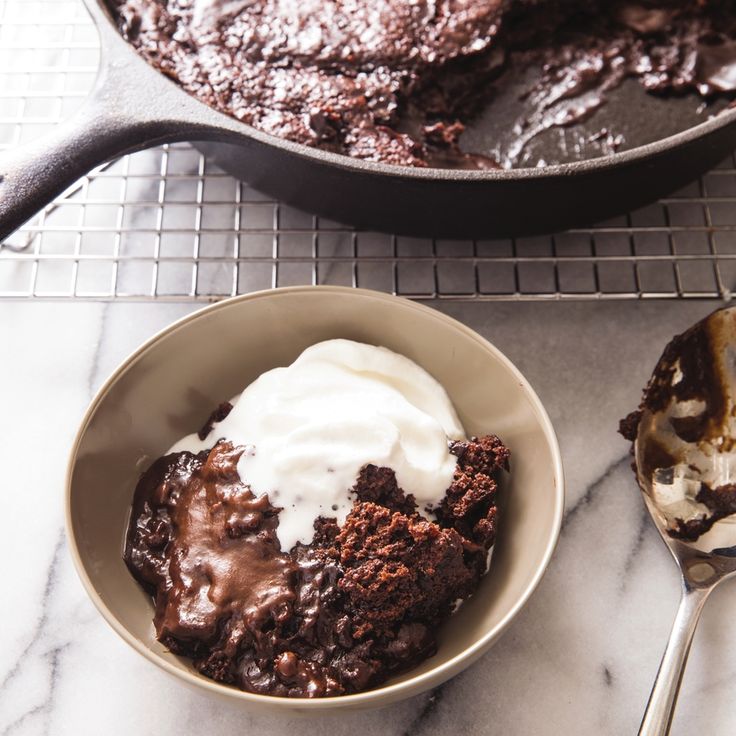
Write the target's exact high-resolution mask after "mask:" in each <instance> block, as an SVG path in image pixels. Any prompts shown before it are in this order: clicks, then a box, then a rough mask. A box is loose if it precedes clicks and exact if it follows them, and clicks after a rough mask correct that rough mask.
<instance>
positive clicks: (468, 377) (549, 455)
mask: <svg viewBox="0 0 736 736" xmlns="http://www.w3.org/2000/svg"><path fill="white" fill-rule="evenodd" d="M488 308H489V309H492V306H490V305H489V307H488ZM336 337H343V338H349V339H353V340H359V341H361V342H367V343H373V344H376V345H384V346H386V347H388V348H390V349H391V350H394V351H396V352H398V353H401V354H403V355H406V356H407V357H409V358H411V359H412V360H414V361H416V362H417V363H418V364H419V365H421V366H423V367H424V368H425V369H426V370H427V371H429V372H430V373H431V374H432V375H433V376H434V377H435V378H437V379H438V380H439V381H440V383H442V384H443V385H444V387H445V388H446V389H447V391H448V393H449V395H450V398H451V399H452V401H453V403H454V405H455V407H456V409H457V411H458V414H459V416H460V419H461V420H462V422H463V424H464V426H465V429H466V431H467V432H468V434H469V435H471V434H478V435H481V434H486V433H495V434H498V435H499V436H500V437H501V438H502V439H503V441H504V442H505V443H506V444H507V445H508V447H509V448H510V450H511V453H512V455H511V473H510V475H509V476H508V478H507V479H506V481H505V482H504V483H503V484H502V488H501V494H500V504H499V505H500V510H501V514H502V516H501V521H500V531H499V535H498V540H497V543H496V546H495V548H494V555H493V560H492V565H491V569H490V572H489V573H488V574H487V575H486V576H485V578H484V579H483V581H482V583H481V585H480V587H479V588H478V590H477V592H476V593H475V595H474V596H472V598H470V599H469V600H468V601H467V602H466V603H465V604H464V605H463V606H462V607H461V608H460V609H459V610H458V611H457V612H456V613H455V614H454V615H453V616H452V617H451V618H450V619H449V620H448V621H447V622H445V624H444V625H443V626H442V627H441V630H440V632H439V648H438V651H437V654H436V655H435V656H433V657H431V658H430V659H427V660H426V661H425V662H423V663H422V664H420V665H419V666H418V667H416V668H415V669H412V670H411V671H409V672H406V673H404V674H402V675H400V676H398V677H395V678H393V679H391V680H390V681H388V682H387V683H385V684H384V685H382V686H381V687H378V688H376V689H374V690H370V691H366V692H363V693H359V694H356V695H344V696H340V697H332V698H323V699H314V700H302V699H288V698H277V697H271V696H264V695H255V694H252V693H247V692H242V691H240V690H238V689H236V688H234V687H230V686H227V685H222V684H218V683H216V682H214V681H212V680H209V679H207V678H205V677H203V676H202V675H200V674H198V673H197V672H196V671H195V670H194V669H193V668H192V666H191V664H190V663H189V662H188V661H187V660H186V659H182V658H179V657H177V656H175V655H174V654H172V653H170V652H168V651H167V650H166V649H165V647H163V646H162V645H161V644H159V642H157V641H156V639H155V638H154V632H153V626H152V623H151V621H152V617H153V606H152V604H151V600H150V599H149V597H148V596H147V595H146V594H145V593H144V592H143V590H142V589H141V588H140V587H139V586H138V584H137V583H136V582H135V580H134V579H133V578H132V577H131V575H130V573H129V572H128V570H127V568H126V567H125V564H124V563H123V559H122V547H123V537H124V532H125V528H126V524H127V520H128V515H129V511H130V505H131V500H132V496H133V490H134V488H135V485H136V481H137V479H138V477H139V475H140V473H141V471H142V470H144V469H145V468H146V467H147V466H148V464H149V463H150V462H151V461H152V460H153V459H154V458H156V457H158V456H159V455H161V454H162V453H163V452H165V451H166V449H167V448H168V447H170V446H171V444H172V443H173V442H174V441H175V440H177V439H178V438H180V437H182V436H183V435H185V434H187V433H189V432H192V431H195V430H196V429H197V428H198V427H200V426H201V425H202V423H203V420H204V419H205V418H206V417H207V416H208V415H209V413H210V412H211V410H212V408H213V407H215V406H217V404H218V403H220V402H221V401H223V400H225V399H227V398H229V397H231V396H233V395H235V394H237V393H238V392H240V391H241V390H242V389H243V388H244V387H245V386H246V385H247V384H248V383H250V382H251V381H252V380H253V379H254V378H256V377H257V376H258V375H259V374H260V373H262V372H263V371H266V370H269V369H270V368H274V367H276V366H281V365H286V364H288V363H290V362H291V361H293V360H294V359H295V358H296V357H297V356H298V355H299V353H301V352H302V350H304V349H305V348H306V347H308V346H309V345H312V344H314V343H316V342H319V341H321V340H327V339H329V338H336ZM563 500H564V489H563V473H562V462H561V458H560V451H559V447H558V444H557V440H556V438H555V434H554V430H553V428H552V425H551V423H550V420H549V417H548V416H547V413H546V412H545V410H544V408H543V406H542V404H541V402H540V400H539V399H538V398H537V396H536V394H535V393H534V391H533V389H532V388H531V386H530V385H529V383H528V382H527V381H526V380H525V378H524V377H523V376H522V375H521V373H520V372H519V371H518V370H517V369H516V368H515V367H514V365H513V364H512V363H511V362H510V361H509V360H508V358H506V357H505V356H504V355H503V354H502V353H501V352H500V351H499V350H497V349H496V348H495V347H493V345H491V344H490V343H489V342H487V341H486V340H484V339H483V338H482V337H480V336H479V335H478V334H477V333H475V332H473V331H472V330H470V329H469V328H468V327H466V326H464V325H463V324H461V323H460V322H457V321H456V320H454V319H451V318H450V317H447V316H445V315H444V314H442V313H440V312H438V311H436V310H434V309H431V308H429V307H426V306H422V305H420V304H417V303H414V302H411V301H407V300H404V299H400V298H397V297H393V296H389V295H386V294H381V293H377V292H371V291H365V290H361V289H350V288H340V287H294V288H285V289H276V290H271V291H265V292H258V293H253V294H248V295H245V296H241V297H237V298H234V299H230V300H227V301H222V302H219V303H217V304H214V305H212V306H209V307H206V308H204V309H202V310H200V311H198V312H195V313H194V314H191V315H189V316H187V317H185V318H184V319H182V320H179V321H178V322H175V323H174V324H172V325H171V326H170V327H168V328H166V329H165V330H163V331H161V332H160V333H158V334H157V335H155V336H154V337H153V338H151V339H150V340H149V341H148V342H146V343H145V344H144V345H143V346H141V347H140V348H139V349H138V350H136V351H135V352H134V353H133V354H132V355H131V356H130V357H128V358H127V359H126V360H125V361H124V362H123V363H122V365H121V366H120V367H119V368H118V369H117V370H116V371H115V372H114V373H113V374H112V376H111V377H110V378H109V379H108V380H107V381H106V382H105V384H104V385H103V386H102V388H101V389H100V390H99V392H98V393H97V396H96V397H95V398H94V400H93V401H92V403H91V405H90V407H89V409H88V411H87V413H86V415H85V417H84V419H83V421H82V425H81V427H80V429H79V433H78V435H77V437H76V440H75V442H74V446H73V449H72V453H71V459H70V463H69V469H68V476H67V498H66V514H67V530H68V535H69V540H70V547H71V552H72V555H73V557H74V561H75V563H76V566H77V569H78V571H79V574H80V576H81V578H82V582H83V583H84V585H85V587H86V589H87V592H88V593H89V595H90V597H91V598H92V600H93V601H94V603H95V605H96V606H97V608H98V609H99V610H100V612H101V613H102V615H103V616H104V617H105V619H106V620H107V622H108V623H109V624H110V625H111V626H112V627H113V629H115V631H117V632H118V634H120V636H122V637H123V639H125V641H127V642H128V643H129V644H130V645H131V646H132V647H133V648H134V649H136V650H137V651H138V652H140V653H141V654H142V655H143V656H144V657H145V658H146V659H148V660H149V661H150V662H152V663H153V664H155V665H157V666H159V667H161V668H162V669H164V670H165V671H167V672H169V673H171V674H172V675H175V676H176V677H178V678H179V679H180V680H182V681H183V682H185V683H189V684H191V685H193V686H196V687H198V688H200V689H201V690H204V691H206V692H209V693H213V694H220V695H223V696H226V697H228V698H230V699H232V700H239V701H242V703H243V704H244V705H248V706H251V707H254V708H261V709H264V708H265V709H270V710H274V709H276V710H279V711H290V712H299V713H306V712H316V711H324V710H340V709H345V708H364V707H373V706H379V705H386V704H388V703H391V702H393V701H396V700H399V699H403V698H406V697H409V696H411V695H415V694H417V693H420V692H422V691H424V690H427V689H429V688H432V687H435V686H437V685H438V684H439V683H441V682H442V681H444V680H446V679H448V678H449V677H452V676H453V675H455V674H457V673H458V672H460V671H461V670H463V669H464V668H465V667H467V666H468V665H469V664H471V663H472V662H473V661H475V660H476V659H477V658H478V657H480V656H481V655H482V654H483V653H484V652H485V651H487V650H488V648H489V647H490V646H491V645H492V644H493V643H494V642H495V641H496V640H497V639H498V638H499V636H501V634H502V633H503V632H504V631H505V630H506V629H507V628H508V626H509V625H510V624H511V622H512V621H513V619H514V617H515V616H516V615H517V614H518V613H519V611H520V610H521V609H522V607H523V606H524V604H525V603H526V602H527V601H528V600H529V597H530V596H531V595H532V592H533V591H534V589H535V587H536V586H537V584H538V583H539V580H540V579H541V577H542V574H543V573H544V571H545V568H546V567H547V565H548V563H549V560H550V557H551V555H552V551H553V549H554V547H555V543H556V542H557V537H558V534H559V529H560V522H561V518H562V508H563Z"/></svg>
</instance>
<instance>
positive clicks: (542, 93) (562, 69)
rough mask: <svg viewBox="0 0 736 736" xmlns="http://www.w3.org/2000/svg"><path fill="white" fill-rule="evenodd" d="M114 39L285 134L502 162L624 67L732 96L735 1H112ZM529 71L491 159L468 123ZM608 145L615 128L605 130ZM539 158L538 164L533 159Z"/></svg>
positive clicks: (594, 97) (675, 87) (584, 103)
mask: <svg viewBox="0 0 736 736" xmlns="http://www.w3.org/2000/svg"><path fill="white" fill-rule="evenodd" d="M110 4H111V8H112V10H113V12H114V14H115V16H116V18H117V22H118V25H119V28H120V30H121V32H122V34H123V36H124V37H125V38H126V39H127V40H128V41H129V42H130V43H131V44H133V45H134V46H135V48H136V49H137V50H138V51H139V53H140V54H141V55H142V56H143V57H144V58H145V59H146V60H147V61H148V62H149V63H151V64H152V65H154V66H155V67H157V68H158V69H160V70H161V71H162V72H163V73H165V74H166V75H168V76H169V77H171V78H172V79H173V80H174V81H176V82H177V83H179V84H180V85H181V86H182V87H183V88H184V89H186V90H187V91H188V92H190V93H191V94H193V95H195V96H196V97H198V98H199V99H200V100H201V101H203V102H205V103H206V104H208V105H210V106H212V107H214V108H216V109H218V110H221V111H222V112H225V113H227V114H229V115H232V116H234V117H235V118H237V119H239V120H242V121H244V122H246V123H248V124H250V125H253V126H254V127H256V128H258V129H260V130H262V131H265V132H268V133H272V134H274V135H276V136H279V137H282V138H287V139H289V140H292V141H296V142H299V143H304V144H307V145H310V146H316V147H319V148H322V149H326V150H329V151H334V152H338V153H344V154H347V155H349V156H353V157H356V158H360V159H365V160H370V161H382V162H385V163H391V164H399V165H405V166H438V167H457V168H489V167H490V168H492V167H498V166H504V167H510V166H513V165H515V164H516V163H517V162H518V159H519V155H520V152H521V150H522V149H523V148H524V146H525V145H526V143H528V142H529V140H531V138H533V137H534V136H535V135H538V134H539V133H540V132H543V131H544V130H546V129H549V128H550V127H554V126H570V125H574V124H575V123H577V122H579V121H582V120H584V119H587V118H588V117H590V116H591V115H593V114H594V112H595V111H596V110H597V109H598V108H599V107H600V106H601V105H603V104H604V103H605V100H606V96H607V94H608V93H609V92H610V91H611V90H613V89H614V88H616V87H617V86H618V85H620V84H621V83H622V82H623V81H624V80H625V79H627V78H635V79H638V80H639V81H640V83H641V84H642V85H643V86H644V87H645V88H646V89H647V90H649V91H651V92H652V93H657V94H660V95H673V94H685V93H696V94H700V95H702V96H703V97H704V98H705V99H706V100H709V99H712V98H713V96H715V95H726V96H729V95H734V94H735V93H736V13H734V4H733V2H732V0H708V1H706V0H697V1H696V0H692V1H690V2H673V1H672V0H669V1H667V0H659V1H657V0H654V1H647V0H638V1H637V2H632V1H630V0H620V1H619V2H603V1H602V0H600V1H597V0H582V1H578V2H572V0H556V1H555V0H486V1H485V2H475V1H473V0H439V1H438V2H432V3H430V2H416V3H407V2H400V1H398V0H372V1H369V2H367V1H366V0H351V1H350V2H345V1H344V0H324V1H323V0H310V1H308V2H290V3H284V2H277V0H256V1H253V2H245V1H242V0H227V1H225V0H164V1H161V0H110ZM519 67H523V68H526V67H528V68H532V69H537V70H539V72H540V74H541V77H540V78H539V81H538V82H536V83H535V84H533V85H532V86H531V87H530V88H529V89H528V90H527V97H528V102H529V104H530V105H531V108H532V109H533V111H534V112H533V113H532V114H531V115H530V116H529V117H528V118H527V119H521V120H519V121H517V124H516V126H515V133H517V134H518V145H517V146H515V147H512V148H513V150H512V151H510V152H508V153H507V154H506V155H505V157H503V158H501V159H499V158H498V157H496V156H494V155H492V154H491V153H490V152H489V151H485V152H478V151H476V152H472V151H464V150H463V149H462V139H461V136H462V133H463V130H464V128H465V125H466V124H467V123H468V122H470V121H472V119H473V118H474V116H476V115H477V114H478V113H479V111H480V110H482V109H484V108H487V107H488V106H489V105H490V106H491V108H490V109H492V104H493V97H494V94H495V92H494V90H495V89H497V88H498V87H499V86H503V84H504V75H505V73H506V72H507V71H508V70H509V69H510V68H519ZM601 137H602V139H603V138H605V145H602V150H603V152H605V151H611V150H615V149H617V148H618V147H619V146H621V145H622V144H623V143H625V140H624V138H623V136H622V135H621V134H617V133H616V132H615V131H601ZM540 163H542V162H540Z"/></svg>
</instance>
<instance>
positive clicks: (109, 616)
mask: <svg viewBox="0 0 736 736" xmlns="http://www.w3.org/2000/svg"><path fill="white" fill-rule="evenodd" d="M297 293H303V294H308V293H320V294H334V295H336V296H345V295H347V296H355V295H358V296H362V297H368V298H374V299H378V300H380V301H384V302H389V303H397V301H398V302H400V303H401V306H402V308H405V309H406V308H408V309H413V310H415V311H418V312H421V313H423V314H425V315H427V316H431V317H433V318H435V319H438V320H439V321H440V322H444V323H445V324H447V325H448V326H450V327H453V328H454V329H456V330H459V331H460V332H462V333H464V334H465V335H466V336H467V337H469V338H471V339H472V340H474V341H475V342H477V343H479V344H480V345H481V347H483V348H484V349H485V350H487V351H489V352H490V353H492V354H493V355H494V357H495V358H496V359H497V360H499V362H500V363H501V364H502V365H503V366H504V367H505V368H506V369H507V370H508V371H510V373H511V374H512V375H513V376H514V378H515V379H516V380H517V382H518V383H519V385H520V386H521V388H522V390H523V392H524V393H525V394H526V396H527V398H528V399H529V401H530V403H531V405H532V409H533V411H534V413H535V414H536V416H537V419H538V421H539V423H540V426H541V428H542V431H543V434H544V437H545V439H546V441H547V443H548V445H549V447H550V450H551V454H552V466H553V485H554V497H553V498H554V509H553V523H552V526H551V528H550V533H549V537H548V539H547V543H546V545H545V549H544V553H543V555H542V559H541V562H540V564H538V566H537V569H536V570H535V572H534V575H533V576H532V578H531V580H530V581H529V582H528V583H527V585H526V587H525V588H524V590H523V592H522V594H521V595H520V596H519V598H518V599H517V600H516V602H515V603H514V604H513V606H511V608H510V609H509V611H508V612H507V613H506V614H505V615H504V616H503V617H502V618H501V620H500V621H499V622H498V623H497V624H496V625H495V626H493V627H492V628H491V629H490V630H489V631H487V632H486V633H485V634H484V635H483V636H481V637H479V638H478V639H477V640H476V641H475V642H474V643H473V644H471V645H470V646H469V647H467V648H465V649H463V651H461V652H460V653H458V654H456V655H455V656H454V657H451V658H450V659H448V660H446V661H444V662H442V663H441V664H438V665H436V666H434V667H432V668H431V669H429V670H427V671H426V672H424V673H422V674H420V675H415V676H414V677H409V678H408V679H406V680H403V681H402V682H398V683H394V684H390V685H382V686H379V687H377V688H374V689H372V690H366V691H363V692H360V693H355V694H351V695H337V696H331V697H326V698H285V697H280V696H275V695H260V694H257V693H250V692H246V691H244V690H240V689H238V688H235V687H232V686H230V685H224V684H221V683H218V682H215V681H214V680H209V679H207V678H205V677H203V676H201V675H198V674H195V673H192V672H189V671H188V670H183V669H180V668H179V667H176V666H174V665H173V664H172V663H170V662H168V661H167V660H166V659H164V658H163V657H161V656H160V655H159V654H157V653H156V652H154V651H153V650H152V649H150V648H149V647H147V646H146V645H145V644H144V643H143V642H142V641H141V640H140V639H138V638H137V637H136V636H134V635H133V634H132V633H131V632H130V631H129V630H128V629H127V628H126V627H125V626H124V625H123V624H122V623H121V622H120V621H119V620H118V618H117V616H116V615H115V613H114V612H113V611H112V610H110V608H108V606H107V605H106V604H105V602H104V601H103V600H102V598H101V596H100V595H99V593H98V592H97V590H96V588H95V586H94V584H93V583H92V581H91V579H90V578H89V576H88V575H87V572H86V570H85V567H84V564H83V562H82V556H81V553H80V550H79V546H78V544H77V540H76V537H75V534H74V526H73V524H72V503H71V500H72V478H73V474H74V469H75V467H76V461H77V456H78V453H79V449H80V446H81V444H82V441H83V439H84V437H85V435H86V433H87V429H88V427H89V424H90V422H91V420H92V418H93V417H94V415H95V413H96V412H97V409H98V407H99V406H100V404H101V403H102V402H103V401H104V399H105V397H106V396H107V394H108V392H109V391H110V390H111V389H112V388H113V386H114V385H115V384H116V383H117V381H118V380H119V379H120V378H121V377H122V376H123V375H124V374H125V373H127V371H128V370H129V369H130V368H131V367H132V366H133V365H134V364H135V363H136V362H137V361H138V359H139V358H140V357H142V356H143V355H144V354H145V353H146V352H148V350H150V349H151V348H153V347H154V346H155V345H156V343H158V342H159V341H160V340H161V339H163V338H164V337H166V336H167V335H169V334H173V333H174V332H176V331H177V330H179V329H181V328H183V327H185V326H186V325H187V324H188V323H190V322H193V321H194V320H197V319H199V318H201V317H203V316H208V315H210V314H212V313H214V312H217V311H218V310H220V309H228V308H229V307H230V306H232V305H233V304H236V303H241V302H248V301H254V300H257V299H264V298H265V299H268V298H278V297H280V296H281V295H284V294H297ZM564 501H565V479H564V471H563V466H562V455H561V452H560V447H559V442H558V440H557V435H556V434H555V430H554V427H553V426H552V422H551V420H550V418H549V416H548V414H547V411H546V410H545V408H544V406H543V404H542V402H541V400H540V399H539V397H538V396H537V394H536V392H535V391H534V389H533V388H532V386H531V384H530V383H529V381H528V380H527V379H526V378H525V377H524V376H523V375H522V373H521V371H520V370H519V369H518V368H517V367H516V366H515V365H514V364H513V363H512V362H511V360H509V358H507V357H506V355H504V354H503V353H502V352H501V351H500V350H499V349H498V348H497V347H495V345H493V344H492V343H491V342H489V341H488V340H486V339H485V338H484V337H482V336H481V335H480V334H478V333H477V332H476V331H475V330H472V329H471V328H470V327H468V326H467V325H465V324H463V323H462V322H460V321H459V320H456V319H454V318H453V317H450V316H448V315H446V314H444V313H443V312H440V311H439V310H436V309H433V308H431V307H429V306H426V305H424V304H420V303H418V302H413V301H411V300H409V299H405V298H403V297H398V296H394V295H391V294H388V293H384V292H379V291H373V290H371V289H360V288H356V287H350V286H317V285H315V286H286V287H280V288H276V289H264V290H260V291H254V292H250V293H248V294H242V295H239V296H235V297H231V298H228V299H223V300H221V301H218V302H215V303H214V304H210V305H207V306H205V307H203V308H202V309H197V310H196V311H194V312H192V313H190V314H187V315H185V316H184V317H181V318H179V319H177V320H175V321H174V322H172V323H171V324H169V325H167V326H166V327H164V328H163V329H161V330H159V331H157V332H156V333H155V334H154V335H152V336H151V337H150V338H148V339H147V340H146V341H145V342H143V343H142V344H141V345H140V346H139V347H137V348H136V349H135V350H133V351H132V352H131V353H130V354H129V355H128V356H127V357H126V358H125V359H123V360H122V361H121V362H120V363H119V364H118V366H117V367H116V368H115V369H114V370H113V372H112V373H111V374H110V375H109V376H108V378H107V379H105V381H104V382H103V383H102V385H101V386H100V388H99V389H98V390H97V392H96V393H95V395H94V397H93V398H92V400H91V401H90V404H89V406H88V408H87V410H86V411H85V413H84V417H83V418H82V420H81V422H80V425H79V429H78V430H77V433H76V435H75V438H74V441H73V444H72V447H71V451H70V453H69V460H68V463H67V468H66V478H65V491H64V521H65V527H66V535H67V539H68V542H69V551H70V553H71V556H72V560H73V562H74V567H75V569H76V571H77V574H78V575H79V578H80V580H81V582H82V585H83V587H84V589H85V590H86V592H87V595H88V596H89V597H90V599H91V600H92V602H93V603H94V605H95V607H96V608H97V610H98V611H99V612H100V614H101V615H102V617H103V618H104V619H105V621H106V622H107V623H108V624H109V625H110V626H111V627H112V628H113V629H114V630H115V631H116V632H117V634H118V635H119V636H120V637H121V638H122V639H123V640H124V641H125V642H126V643H127V644H128V645H130V646H131V647H132V648H133V649H134V650H136V651H137V652H138V653H140V654H142V655H143V656H144V657H145V658H146V659H147V660H149V661H150V662H152V663H153V664H155V665H156V666H158V667H159V668H161V669H163V670H164V671H166V672H168V673H169V674H171V675H174V676H175V677H177V678H179V679H181V680H183V681H184V682H185V683H187V684H189V685H194V686H197V687H201V688H204V689H205V690H206V691H209V692H211V693H213V694H215V695H225V696H228V697H230V698H234V699H235V700H237V701H240V702H244V703H253V704H254V705H260V706H273V707H275V708H284V709H285V710H295V711H318V710H324V709H328V708H331V707H334V708H336V707H341V708H347V707H349V706H356V707H360V706H361V705H362V706H364V707H368V706H370V705H371V702H370V701H373V700H376V699H379V700H382V699H383V698H384V697H385V696H389V697H390V699H391V700H398V699H401V698H402V697H409V696H410V695H414V694H418V693H420V692H423V691H424V690H426V689H429V688H430V687H432V686H436V685H438V684H440V683H441V682H444V681H445V680H447V679H449V678H450V677H452V676H453V675H454V674H455V673H457V672H459V671H460V670H461V669H463V662H465V663H467V665H469V664H470V663H472V662H473V661H474V660H475V659H476V658H477V657H478V656H480V655H481V654H482V653H483V652H484V651H485V650H486V649H487V648H488V647H489V646H490V645H491V644H492V643H493V642H494V641H495V640H496V639H497V638H498V637H499V636H500V635H501V634H502V633H503V632H504V631H505V630H506V629H507V628H508V627H509V625H510V624H511V622H512V621H513V619H514V618H515V617H516V616H517V615H518V614H519V613H520V611H521V610H522V609H523V608H524V606H525V605H526V604H527V602H528V601H529V599H530V597H531V595H532V593H533V592H534V591H535V589H536V588H537V586H538V585H539V582H540V581H541V579H542V577H543V576H544V574H545V572H546V570H547V568H548V566H549V563H550V560H551V558H552V555H553V553H554V550H555V547H556V546H557V542H558V540H559V536H560V530H561V527H562V517H563V510H564ZM402 691H406V692H405V693H404V694H403V695H402V694H401V693H402ZM391 696H393V697H391Z"/></svg>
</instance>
